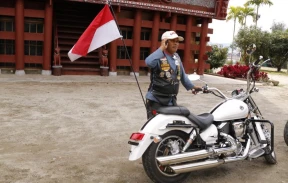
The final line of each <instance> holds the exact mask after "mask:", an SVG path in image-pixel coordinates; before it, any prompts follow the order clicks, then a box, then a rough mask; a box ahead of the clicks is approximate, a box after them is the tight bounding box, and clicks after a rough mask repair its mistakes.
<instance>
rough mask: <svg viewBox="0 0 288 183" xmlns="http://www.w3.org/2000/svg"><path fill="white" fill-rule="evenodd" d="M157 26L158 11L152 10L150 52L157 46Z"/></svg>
mask: <svg viewBox="0 0 288 183" xmlns="http://www.w3.org/2000/svg"><path fill="white" fill-rule="evenodd" d="M159 26H160V12H159V11H154V19H153V26H152V35H151V47H150V52H151V53H153V52H154V51H155V50H157V48H158V34H159Z"/></svg>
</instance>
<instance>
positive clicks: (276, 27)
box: [271, 21, 288, 32]
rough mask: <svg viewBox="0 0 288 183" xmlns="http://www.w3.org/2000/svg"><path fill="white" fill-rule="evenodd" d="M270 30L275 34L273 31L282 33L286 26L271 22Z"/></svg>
mask: <svg viewBox="0 0 288 183" xmlns="http://www.w3.org/2000/svg"><path fill="white" fill-rule="evenodd" d="M271 30H272V32H275V31H282V32H283V31H285V30H286V25H285V24H284V23H282V22H275V21H273V24H272V27H271ZM287 30H288V29H287Z"/></svg>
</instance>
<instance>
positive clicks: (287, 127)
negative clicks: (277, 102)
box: [284, 121, 288, 146]
mask: <svg viewBox="0 0 288 183" xmlns="http://www.w3.org/2000/svg"><path fill="white" fill-rule="evenodd" d="M284 140H285V143H286V144H287V146H288V121H287V123H286V125H285V127H284Z"/></svg>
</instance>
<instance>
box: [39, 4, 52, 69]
mask: <svg viewBox="0 0 288 183" xmlns="http://www.w3.org/2000/svg"><path fill="white" fill-rule="evenodd" d="M52 3H53V2H52V1H51V0H46V4H45V18H44V50H43V59H44V60H43V71H42V74H44V75H50V74H51V48H52V18H53V4H52Z"/></svg>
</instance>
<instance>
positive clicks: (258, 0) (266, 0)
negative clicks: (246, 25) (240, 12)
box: [245, 0, 273, 27]
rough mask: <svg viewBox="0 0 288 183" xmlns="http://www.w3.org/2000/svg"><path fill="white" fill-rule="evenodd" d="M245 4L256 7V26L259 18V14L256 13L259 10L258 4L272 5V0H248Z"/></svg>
mask: <svg viewBox="0 0 288 183" xmlns="http://www.w3.org/2000/svg"><path fill="white" fill-rule="evenodd" d="M245 5H256V7H257V11H256V27H257V21H258V19H259V15H258V12H259V7H260V5H269V6H271V5H273V3H272V1H270V0H248V1H247V2H246V3H245Z"/></svg>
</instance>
